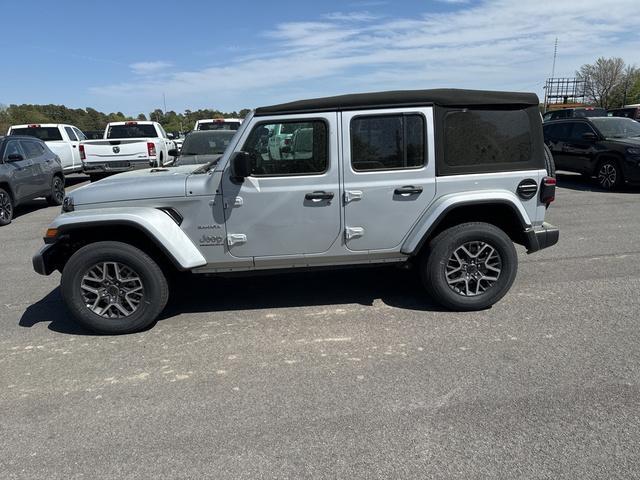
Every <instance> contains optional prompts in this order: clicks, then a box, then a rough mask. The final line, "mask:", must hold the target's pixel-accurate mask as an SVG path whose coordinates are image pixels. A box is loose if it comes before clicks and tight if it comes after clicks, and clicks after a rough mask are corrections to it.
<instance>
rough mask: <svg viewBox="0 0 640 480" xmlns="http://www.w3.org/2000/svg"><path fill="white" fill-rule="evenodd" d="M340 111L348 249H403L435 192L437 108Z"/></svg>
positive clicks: (345, 233)
mask: <svg viewBox="0 0 640 480" xmlns="http://www.w3.org/2000/svg"><path fill="white" fill-rule="evenodd" d="M341 115H342V137H343V145H342V151H343V158H344V162H343V183H344V198H343V202H344V216H345V232H344V235H345V242H346V245H347V248H348V249H349V250H351V251H367V250H399V249H400V247H401V244H402V241H403V239H404V238H405V236H406V235H407V234H408V233H409V231H410V230H411V228H412V226H413V225H414V224H415V223H416V222H417V221H418V219H419V218H420V215H421V214H422V212H423V211H424V210H425V209H426V208H427V207H428V205H429V204H430V203H431V201H432V200H433V198H434V196H435V191H436V184H435V162H434V161H433V158H434V155H433V151H434V150H433V109H432V108H406V109H391V110H389V109H387V110H367V111H354V112H344V113H342V114H341Z"/></svg>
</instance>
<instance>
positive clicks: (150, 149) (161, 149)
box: [80, 121, 176, 178]
mask: <svg viewBox="0 0 640 480" xmlns="http://www.w3.org/2000/svg"><path fill="white" fill-rule="evenodd" d="M175 148H176V146H175V142H174V141H173V140H171V139H169V137H168V136H167V133H166V132H165V131H164V129H163V128H162V125H160V124H159V123H158V122H146V121H145V122H136V121H129V122H113V123H109V124H108V125H107V128H106V129H105V131H104V137H103V140H85V141H83V142H82V143H81V144H80V157H81V159H82V166H83V171H84V172H85V173H86V174H88V175H89V176H90V177H92V178H97V177H100V176H103V175H105V174H109V173H118V172H126V171H128V170H135V169H138V168H149V167H162V166H163V165H169V164H171V163H173V161H174V160H175V157H172V156H170V155H169V150H173V149H175Z"/></svg>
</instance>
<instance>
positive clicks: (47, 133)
mask: <svg viewBox="0 0 640 480" xmlns="http://www.w3.org/2000/svg"><path fill="white" fill-rule="evenodd" d="M11 135H26V136H28V137H36V138H39V139H40V140H42V141H43V142H51V141H56V140H62V135H61V134H60V130H58V127H33V128H12V129H11Z"/></svg>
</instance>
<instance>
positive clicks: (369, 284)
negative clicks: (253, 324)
mask: <svg viewBox="0 0 640 480" xmlns="http://www.w3.org/2000/svg"><path fill="white" fill-rule="evenodd" d="M376 300H380V301H382V302H383V303H384V304H385V305H388V306H392V307H397V308H402V309H407V310H418V311H442V310H443V309H442V308H441V307H440V306H438V305H437V304H436V303H435V302H433V301H432V300H431V299H430V298H429V297H428V295H427V294H426V293H425V291H424V289H423V287H422V284H421V281H420V278H419V276H418V274H417V272H415V271H406V270H401V269H399V268H395V267H383V268H380V267H369V268H358V269H344V270H331V271H330V270H327V271H315V272H296V273H287V274H280V275H273V274H264V275H258V276H240V277H229V278H215V277H213V278H200V277H196V276H189V277H185V278H183V279H181V280H180V282H179V285H177V286H176V287H174V288H173V294H172V297H171V299H170V302H169V304H168V305H167V308H166V309H165V311H164V312H163V314H162V316H161V317H160V318H161V319H164V318H170V317H173V316H175V315H177V314H180V313H196V312H221V311H236V310H262V309H274V308H276V309H277V308H289V307H309V306H326V305H340V304H353V303H355V304H359V305H373V303H374V301H376Z"/></svg>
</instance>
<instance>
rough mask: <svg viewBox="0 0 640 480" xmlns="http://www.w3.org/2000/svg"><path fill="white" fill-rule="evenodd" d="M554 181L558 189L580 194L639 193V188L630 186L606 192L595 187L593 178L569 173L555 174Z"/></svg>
mask: <svg viewBox="0 0 640 480" xmlns="http://www.w3.org/2000/svg"><path fill="white" fill-rule="evenodd" d="M556 179H557V181H558V187H560V188H568V189H569V190H577V191H581V192H595V193H639V192H640V188H639V187H637V186H631V185H622V186H621V187H620V188H618V189H617V190H614V191H613V192H608V191H607V190H604V189H602V188H600V187H599V186H598V185H596V181H595V180H594V179H593V178H588V177H586V176H583V175H580V174H579V173H569V172H556Z"/></svg>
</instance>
